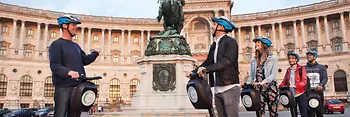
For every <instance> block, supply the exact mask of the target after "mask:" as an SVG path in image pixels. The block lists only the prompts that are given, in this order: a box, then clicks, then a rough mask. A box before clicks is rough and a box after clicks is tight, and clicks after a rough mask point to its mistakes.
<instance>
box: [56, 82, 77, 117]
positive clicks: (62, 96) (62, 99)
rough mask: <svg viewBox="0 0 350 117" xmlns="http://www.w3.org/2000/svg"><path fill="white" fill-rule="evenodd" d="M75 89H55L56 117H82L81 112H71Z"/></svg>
mask: <svg viewBox="0 0 350 117" xmlns="http://www.w3.org/2000/svg"><path fill="white" fill-rule="evenodd" d="M73 92H74V87H73V86H72V87H55V96H54V101H55V107H54V110H55V113H54V116H55V117H66V116H67V117H80V114H81V112H70V111H69V104H70V99H71V95H72V93H73Z"/></svg>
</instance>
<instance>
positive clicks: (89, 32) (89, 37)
mask: <svg viewBox="0 0 350 117" xmlns="http://www.w3.org/2000/svg"><path fill="white" fill-rule="evenodd" d="M87 46H88V48H87V52H86V53H90V50H91V28H90V27H88V44H87Z"/></svg>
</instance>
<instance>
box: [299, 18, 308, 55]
mask: <svg viewBox="0 0 350 117" xmlns="http://www.w3.org/2000/svg"><path fill="white" fill-rule="evenodd" d="M300 22H301V23H300V26H301V39H302V44H301V46H302V52H303V54H299V55H300V56H306V54H305V53H306V51H307V50H306V49H307V45H306V41H305V40H306V37H305V25H304V19H302V20H300Z"/></svg>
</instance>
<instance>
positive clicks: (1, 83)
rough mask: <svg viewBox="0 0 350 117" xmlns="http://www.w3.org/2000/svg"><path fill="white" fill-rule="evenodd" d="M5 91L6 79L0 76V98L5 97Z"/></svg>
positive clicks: (2, 75)
mask: <svg viewBox="0 0 350 117" xmlns="http://www.w3.org/2000/svg"><path fill="white" fill-rule="evenodd" d="M6 90H7V77H6V76H5V75H4V74H0V96H6Z"/></svg>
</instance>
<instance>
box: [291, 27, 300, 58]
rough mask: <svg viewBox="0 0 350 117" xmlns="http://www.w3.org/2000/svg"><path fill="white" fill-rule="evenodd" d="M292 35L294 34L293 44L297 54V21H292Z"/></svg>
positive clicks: (298, 46)
mask: <svg viewBox="0 0 350 117" xmlns="http://www.w3.org/2000/svg"><path fill="white" fill-rule="evenodd" d="M293 34H294V44H295V50H296V51H297V52H298V53H299V48H300V45H299V42H298V30H297V21H293Z"/></svg>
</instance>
